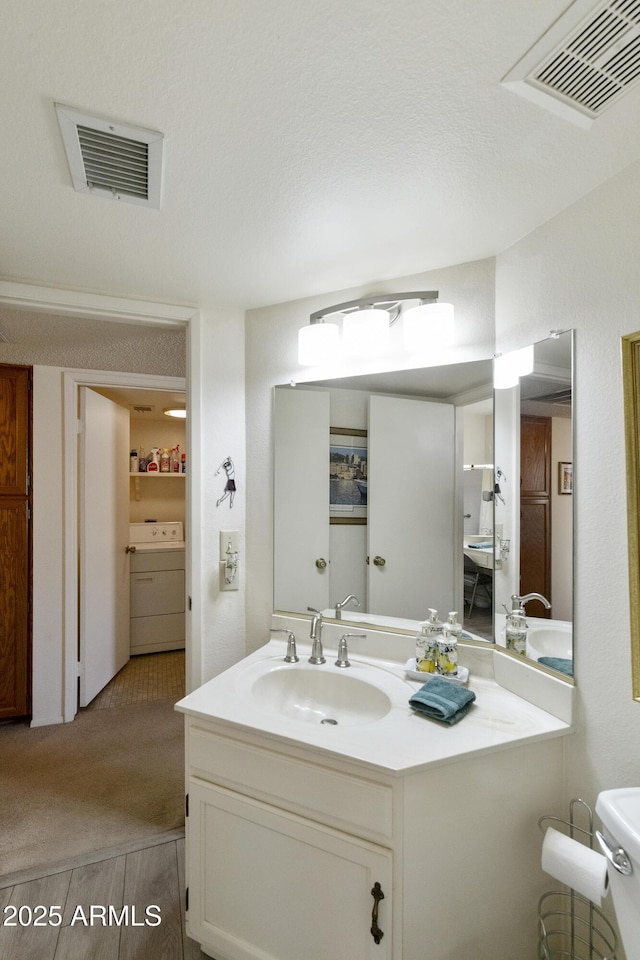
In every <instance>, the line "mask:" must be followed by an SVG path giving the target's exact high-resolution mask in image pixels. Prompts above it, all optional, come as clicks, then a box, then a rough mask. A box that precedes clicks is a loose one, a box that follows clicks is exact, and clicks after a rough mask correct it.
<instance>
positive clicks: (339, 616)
mask: <svg viewBox="0 0 640 960" xmlns="http://www.w3.org/2000/svg"><path fill="white" fill-rule="evenodd" d="M351 600H353V605H354V607H359V606H360V601H359V600H358V598H357V597H354V595H353V594H352V593H350V594H349V596H348V597H345V598H344V600H343V601H342V603H336V612H335V618H336V620H342V610H343V607H346V605H347V604H348V603H350V601H351Z"/></svg>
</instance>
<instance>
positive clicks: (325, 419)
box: [274, 387, 330, 612]
mask: <svg viewBox="0 0 640 960" xmlns="http://www.w3.org/2000/svg"><path fill="white" fill-rule="evenodd" d="M274 420H275V427H274V435H275V451H274V486H275V491H274V516H275V529H274V570H275V574H274V577H275V583H274V599H275V608H276V609H277V610H290V611H294V612H295V611H306V609H307V607H315V609H316V610H324V609H325V608H326V607H328V606H329V559H330V558H329V394H328V393H325V392H322V391H318V390H303V389H301V388H300V387H296V388H292V389H286V388H277V389H276V391H275V418H274ZM323 562H324V563H326V566H322V564H323Z"/></svg>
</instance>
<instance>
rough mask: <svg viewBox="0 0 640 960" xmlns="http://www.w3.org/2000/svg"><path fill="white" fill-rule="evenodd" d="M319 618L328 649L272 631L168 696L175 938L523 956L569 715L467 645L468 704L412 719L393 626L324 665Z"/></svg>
mask: <svg viewBox="0 0 640 960" xmlns="http://www.w3.org/2000/svg"><path fill="white" fill-rule="evenodd" d="M325 630H326V634H325V638H324V639H325V640H326V646H325V655H326V658H327V662H326V663H325V664H322V665H318V666H312V665H310V664H309V663H308V656H309V650H308V649H307V648H306V647H305V646H301V645H299V646H298V653H299V656H300V661H299V662H298V663H291V664H287V663H285V662H284V655H285V652H286V643H285V642H284V641H280V640H277V641H273V640H272V641H271V643H269V644H267V645H266V646H265V647H263V648H261V649H260V650H258V651H256V652H255V653H254V654H252V655H251V656H250V657H248V658H246V659H245V660H243V661H241V662H240V663H238V664H236V665H235V666H234V667H232V668H231V669H230V670H227V671H226V672H225V673H223V674H221V675H220V676H218V677H216V678H215V679H213V680H211V681H209V683H206V684H205V685H204V686H202V687H201V688H200V689H198V690H196V691H194V692H193V693H191V694H190V695H188V696H187V697H185V698H184V699H183V700H182V701H181V702H180V703H179V704H178V705H177V709H178V710H180V711H182V712H183V713H184V714H185V722H186V777H187V793H188V816H187V820H186V824H187V827H186V832H187V885H188V888H189V894H188V913H187V920H188V931H189V935H190V936H191V937H192V938H194V939H195V940H196V941H198V942H199V943H200V944H201V945H202V949H203V951H204V952H205V953H206V954H208V955H209V956H211V957H214V958H215V960H301V958H303V957H304V960H327V958H331V960H424V958H428V960H458V958H459V960H462V958H463V957H471V956H472V957H474V960H512V958H513V957H514V956H518V958H519V960H534V957H535V955H536V916H537V899H538V897H539V895H540V894H541V893H542V892H543V890H544V888H545V879H544V875H543V874H542V872H541V870H540V867H539V852H540V837H539V833H538V828H537V818H538V817H539V816H540V813H541V811H544V810H548V809H553V808H554V807H557V806H558V805H559V804H560V802H561V798H560V786H559V784H560V783H561V766H562V736H563V735H564V734H566V733H567V732H568V731H569V730H570V729H571V727H570V723H569V722H568V721H567V719H559V717H558V716H555V715H553V714H552V713H549V712H547V711H546V710H543V709H541V708H540V707H539V706H536V705H534V704H532V703H529V702H526V701H525V700H523V699H521V698H520V697H519V696H517V695H516V694H514V693H513V692H511V691H510V690H508V689H506V688H505V687H504V686H501V685H500V684H499V683H497V682H496V680H495V679H494V670H493V667H492V660H493V657H494V655H495V656H504V654H500V653H499V652H496V651H494V650H491V649H485V650H479V649H477V648H475V647H473V646H469V647H468V648H467V649H466V650H461V652H462V659H466V661H467V662H468V664H469V666H470V669H471V681H470V685H471V687H472V689H474V691H475V692H476V697H477V699H476V703H475V704H474V706H473V708H472V710H471V712H470V713H469V714H468V715H467V716H466V717H465V718H464V719H463V720H462V721H461V722H460V723H458V724H456V725H454V726H451V727H449V726H446V725H444V724H441V723H438V722H436V721H432V720H429V719H427V718H425V717H422V716H419V715H417V714H415V713H414V712H413V711H412V710H411V709H410V707H409V705H408V699H409V697H410V696H411V694H412V693H413V692H414V691H415V690H416V689H418V688H419V686H420V685H421V684H420V682H414V681H410V680H407V679H406V675H405V672H404V668H403V661H402V657H403V654H404V653H405V652H406V650H404V651H403V650H402V640H403V638H397V637H396V638H395V639H396V641H398V640H400V641H401V642H400V643H398V644H396V646H397V648H398V649H397V655H398V659H397V660H394V661H391V660H384V659H381V658H380V657H378V656H375V655H374V656H372V655H371V653H370V652H365V651H366V650H367V648H369V649H371V646H372V645H371V643H368V641H367V640H366V639H364V640H352V641H351V642H352V644H353V649H350V660H351V666H350V667H349V668H347V669H339V668H338V667H336V666H335V665H334V661H335V650H336V648H337V642H336V641H337V639H338V636H337V635H338V631H337V630H335V631H334V633H335V636H329V633H330V630H329V629H327V628H325ZM379 637H380V635H378V637H375V638H374V642H375V640H379ZM404 639H405V640H406V641H409V638H404ZM358 645H360V646H358ZM407 649H409V647H407ZM522 666H524V665H522ZM323 721H324V722H323ZM540 771H544V776H540Z"/></svg>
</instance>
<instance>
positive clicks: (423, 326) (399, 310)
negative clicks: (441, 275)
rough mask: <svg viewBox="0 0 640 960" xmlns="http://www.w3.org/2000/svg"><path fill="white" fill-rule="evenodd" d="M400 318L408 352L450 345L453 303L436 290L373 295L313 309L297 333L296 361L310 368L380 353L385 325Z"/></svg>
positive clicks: (383, 348) (387, 327) (384, 349)
mask: <svg viewBox="0 0 640 960" xmlns="http://www.w3.org/2000/svg"><path fill="white" fill-rule="evenodd" d="M399 319H400V320H401V322H402V342H403V347H404V350H405V351H406V352H407V353H424V352H425V351H427V350H429V349H430V348H432V347H444V346H447V345H448V344H449V343H451V340H452V338H453V306H452V304H450V303H440V302H439V301H438V291H437V290H427V291H425V290H421V291H420V290H419V291H415V292H410V293H378V294H372V295H371V296H369V297H362V298H360V299H359V300H349V301H348V302H346V303H338V304H335V305H334V306H331V307H325V308H324V309H323V310H317V311H316V312H315V313H312V314H311V316H310V318H309V324H308V326H306V327H302V328H301V329H300V330H299V331H298V363H300V364H301V365H302V366H313V365H316V364H321V363H326V362H328V361H331V360H339V359H342V357H343V355H346V356H347V357H351V358H367V357H379V356H383V355H384V354H385V353H386V352H387V350H388V347H389V331H390V328H391V327H392V326H393V324H394V323H395V322H396V321H397V320H399ZM341 333H342V336H341Z"/></svg>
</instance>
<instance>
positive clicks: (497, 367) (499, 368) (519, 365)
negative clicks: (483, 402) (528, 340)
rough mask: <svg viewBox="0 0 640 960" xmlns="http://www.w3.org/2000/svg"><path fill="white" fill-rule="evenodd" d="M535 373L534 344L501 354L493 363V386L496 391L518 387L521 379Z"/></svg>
mask: <svg viewBox="0 0 640 960" xmlns="http://www.w3.org/2000/svg"><path fill="white" fill-rule="evenodd" d="M532 371H533V344H530V345H529V346H528V347H523V348H522V349H521V350H512V351H511V353H501V354H499V355H498V356H497V357H494V361H493V386H494V389H495V390H506V389H508V388H509V387H516V386H517V385H518V383H519V382H520V377H526V376H527V375H528V374H530V373H531V372H532Z"/></svg>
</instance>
